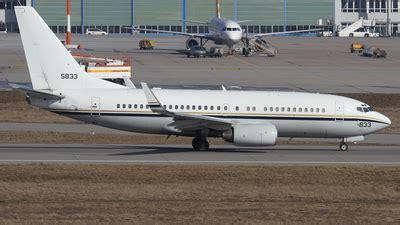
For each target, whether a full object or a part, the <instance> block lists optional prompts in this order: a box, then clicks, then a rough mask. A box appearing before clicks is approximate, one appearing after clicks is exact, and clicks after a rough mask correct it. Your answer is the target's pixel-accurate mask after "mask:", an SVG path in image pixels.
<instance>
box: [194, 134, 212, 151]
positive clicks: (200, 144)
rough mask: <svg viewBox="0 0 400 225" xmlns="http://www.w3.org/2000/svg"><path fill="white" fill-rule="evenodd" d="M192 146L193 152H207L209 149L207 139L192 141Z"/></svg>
mask: <svg viewBox="0 0 400 225" xmlns="http://www.w3.org/2000/svg"><path fill="white" fill-rule="evenodd" d="M192 146H193V149H194V150H195V151H208V150H209V149H210V144H209V143H208V141H207V139H205V138H200V137H196V138H195V139H193V141H192Z"/></svg>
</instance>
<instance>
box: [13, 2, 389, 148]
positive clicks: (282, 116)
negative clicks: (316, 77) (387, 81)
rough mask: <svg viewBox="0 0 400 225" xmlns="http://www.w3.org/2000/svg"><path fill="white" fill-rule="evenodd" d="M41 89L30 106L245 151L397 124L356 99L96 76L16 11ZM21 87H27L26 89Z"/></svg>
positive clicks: (353, 135)
mask: <svg viewBox="0 0 400 225" xmlns="http://www.w3.org/2000/svg"><path fill="white" fill-rule="evenodd" d="M15 13H16V15H17V20H18V25H19V28H20V32H21V38H22V43H23V47H24V51H25V55H26V59H27V62H28V68H29V74H30V77H31V80H32V86H33V90H28V89H24V90H25V91H26V92H27V99H28V101H29V103H30V104H32V105H34V106H38V107H41V108H43V109H46V110H49V111H51V112H54V113H58V114H61V115H65V116H68V117H71V118H74V119H77V120H81V121H84V122H87V123H93V124H97V125H100V126H104V127H110V128H114V129H119V130H125V131H132V132H141V133H149V134H164V135H177V136H190V137H194V140H193V148H194V149H195V150H208V149H209V144H208V142H207V138H209V137H215V138H223V139H224V140H226V141H228V142H231V143H233V144H234V145H237V146H273V145H275V144H276V140H277V138H278V137H315V138H340V139H341V140H342V141H341V144H340V150H343V151H345V150H347V148H348V146H347V144H346V142H353V141H361V140H363V139H364V136H365V135H367V134H371V133H374V132H376V131H379V130H381V129H384V128H386V127H387V126H389V125H390V124H391V121H390V119H388V118H387V117H385V116H384V115H382V114H380V113H378V112H375V111H374V110H373V109H372V108H371V107H370V106H368V105H367V104H365V103H363V102H360V101H357V100H353V99H350V98H345V97H340V96H335V95H324V94H309V93H295V92H261V91H227V90H221V91H219V90H163V89H157V90H156V89H153V90H152V89H150V88H149V87H148V86H147V84H145V83H142V88H143V89H136V88H134V87H133V86H132V87H126V86H121V85H117V84H114V83H111V82H108V81H104V80H101V79H98V78H95V77H92V76H89V75H88V74H87V73H86V72H84V71H83V70H82V68H81V67H80V66H79V65H78V63H77V62H76V61H75V59H74V58H73V57H72V56H71V54H70V53H69V52H68V51H67V50H66V48H65V47H64V46H63V45H62V43H61V42H60V41H59V39H58V38H57V37H56V36H55V35H54V33H53V32H52V31H51V30H50V29H49V27H48V26H47V24H46V23H45V22H44V21H43V19H42V18H41V17H40V16H39V14H38V13H37V12H36V11H35V9H33V8H32V7H28V6H18V7H15ZM20 88H21V87H20Z"/></svg>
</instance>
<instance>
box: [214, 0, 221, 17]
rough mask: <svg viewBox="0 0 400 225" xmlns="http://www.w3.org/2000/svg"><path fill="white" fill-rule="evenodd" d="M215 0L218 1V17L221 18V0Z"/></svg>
mask: <svg viewBox="0 0 400 225" xmlns="http://www.w3.org/2000/svg"><path fill="white" fill-rule="evenodd" d="M215 1H216V17H218V18H221V5H220V0H215Z"/></svg>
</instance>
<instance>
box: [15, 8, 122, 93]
mask: <svg viewBox="0 0 400 225" xmlns="http://www.w3.org/2000/svg"><path fill="white" fill-rule="evenodd" d="M15 14H16V16H17V21H18V26H19V29H20V33H21V39H22V44H23V47H24V51H25V56H26V61H27V63H28V69H29V74H30V77H31V81H32V86H33V89H35V90H49V89H53V90H54V89H58V90H65V89H85V88H124V87H123V86H120V85H117V84H114V83H111V82H108V81H104V80H101V79H98V78H95V77H91V76H90V75H88V74H87V73H86V72H85V71H83V69H82V68H81V67H80V66H79V64H78V63H77V62H76V60H75V59H74V58H73V57H72V55H71V54H70V53H69V52H68V51H67V49H66V48H65V47H64V45H63V44H62V43H61V41H60V40H59V39H58V38H57V37H56V35H54V33H53V31H51V30H50V28H49V27H48V26H47V24H46V23H45V22H44V20H43V19H42V18H41V17H40V16H39V14H38V13H37V12H36V10H35V9H34V8H32V7H30V6H16V7H15Z"/></svg>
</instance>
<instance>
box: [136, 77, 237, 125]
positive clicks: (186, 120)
mask: <svg viewBox="0 0 400 225" xmlns="http://www.w3.org/2000/svg"><path fill="white" fill-rule="evenodd" d="M142 88H143V91H144V93H145V95H146V98H147V101H148V104H149V107H150V109H151V111H153V112H154V113H159V114H161V115H166V116H170V117H172V118H173V119H174V121H175V122H173V123H172V124H170V126H174V127H175V128H176V129H179V130H198V129H202V128H210V129H215V130H228V129H229V128H230V127H232V125H233V124H235V122H234V121H232V120H229V119H221V118H216V117H212V116H203V115H194V114H188V113H175V112H170V111H168V110H166V109H164V107H163V106H162V104H161V103H160V102H159V101H158V99H157V97H156V96H155V95H154V93H153V91H152V90H151V89H150V88H149V86H148V85H147V84H146V83H142Z"/></svg>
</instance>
